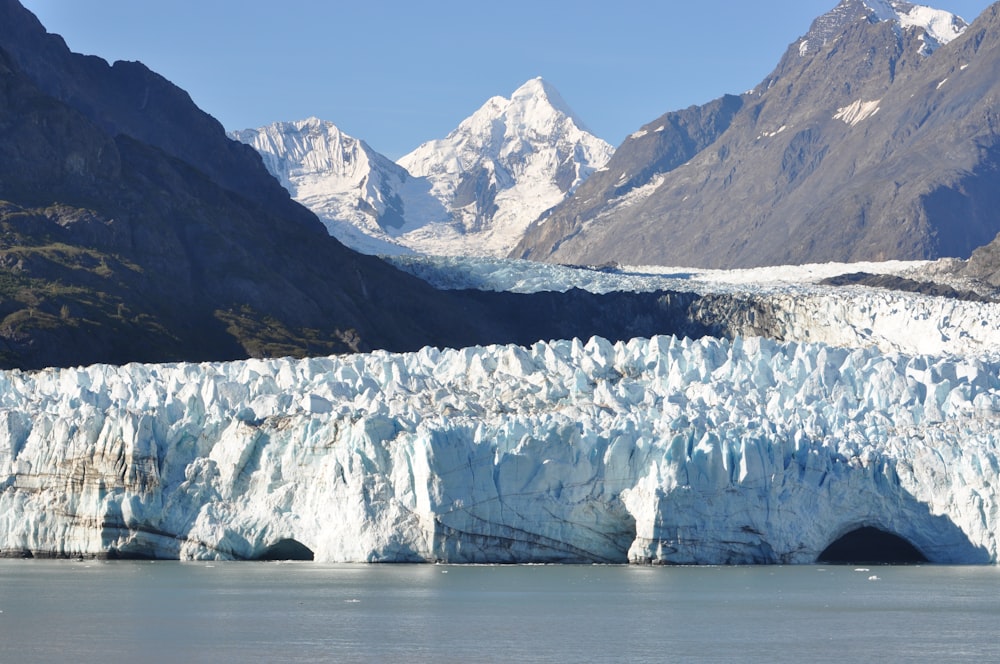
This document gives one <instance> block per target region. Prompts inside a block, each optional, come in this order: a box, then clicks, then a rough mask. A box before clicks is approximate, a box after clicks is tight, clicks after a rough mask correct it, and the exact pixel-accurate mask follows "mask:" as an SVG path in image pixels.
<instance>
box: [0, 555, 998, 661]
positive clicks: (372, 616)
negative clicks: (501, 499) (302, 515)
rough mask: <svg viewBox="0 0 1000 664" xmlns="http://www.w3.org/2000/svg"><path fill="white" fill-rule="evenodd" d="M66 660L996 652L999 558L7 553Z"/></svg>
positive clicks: (52, 645)
mask: <svg viewBox="0 0 1000 664" xmlns="http://www.w3.org/2000/svg"><path fill="white" fill-rule="evenodd" d="M56 661H73V662H161V661H162V662H293V661H314V662H388V661H406V662H692V661H702V662H737V661H740V662H748V661H749V662H817V661H820V662H822V661H830V662H832V661H837V662H842V661H843V662H866V661H879V662H894V661H911V662H912V661H926V662H932V661H933V662H941V661H970V662H973V661H974V662H987V661H1000V568H997V567H941V566H930V565H928V566H914V567H889V566H885V567H882V566H879V567H870V568H856V567H840V566H828V567H823V566H802V567H656V568H653V567H626V566H442V565H402V566H395V565H322V564H315V563H177V562H99V561H78V562H74V561H20V560H18V561H13V560H7V561H0V662H5V663H6V662H56Z"/></svg>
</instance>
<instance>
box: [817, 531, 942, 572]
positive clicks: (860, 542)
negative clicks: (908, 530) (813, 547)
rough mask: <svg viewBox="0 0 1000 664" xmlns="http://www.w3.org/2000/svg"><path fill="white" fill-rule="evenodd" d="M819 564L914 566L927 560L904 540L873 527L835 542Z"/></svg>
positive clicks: (839, 538) (847, 534) (846, 535)
mask: <svg viewBox="0 0 1000 664" xmlns="http://www.w3.org/2000/svg"><path fill="white" fill-rule="evenodd" d="M816 562H818V563H826V564H843V565H857V564H869V565H912V564H917V563H926V562H927V557H926V556H925V555H924V554H922V553H921V552H920V550H919V549H917V547H915V546H913V544H911V543H910V542H908V541H906V540H905V539H904V538H902V537H900V536H899V535H895V534H893V533H889V532H886V531H884V530H881V529H879V528H875V527H872V526H862V527H860V528H856V529H854V530H852V531H850V532H848V533H846V534H844V535H842V536H841V537H838V538H837V539H836V540H834V541H833V542H832V543H831V544H830V546H828V547H826V549H824V550H823V552H822V553H820V554H819V558H817V560H816Z"/></svg>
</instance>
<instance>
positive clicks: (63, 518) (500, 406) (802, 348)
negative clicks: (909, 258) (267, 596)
mask: <svg viewBox="0 0 1000 664" xmlns="http://www.w3.org/2000/svg"><path fill="white" fill-rule="evenodd" d="M873 292H874V291H871V290H864V289H857V292H856V293H855V296H854V298H853V299H848V304H849V305H850V306H854V307H856V308H860V309H862V310H864V309H865V307H869V308H870V307H872V306H876V305H877V300H878V297H880V296H877V295H871V296H867V297H866V296H865V295H864V293H873ZM786 295H787V294H786ZM906 297H909V298H911V299H912V300H913V301H921V302H925V303H928V304H926V306H925V307H923V308H921V307H913V308H912V310H913V311H917V312H923V313H921V314H917V315H918V316H923V317H928V318H931V319H934V318H935V317H936V318H937V322H938V326H939V327H938V329H939V330H942V331H947V330H950V332H951V333H952V334H954V335H955V336H959V335H960V334H962V330H961V329H959V328H949V327H948V326H949V324H950V323H949V321H950V320H951V316H952V315H955V319H956V320H959V319H960V318H961V317H960V316H958V315H957V314H956V310H955V309H954V308H953V307H952V308H947V307H944V306H943V307H942V308H941V309H940V311H938V313H935V308H934V307H935V306H936V305H935V304H934V303H942V304H943V305H948V303H949V302H951V301H950V300H947V299H945V298H929V297H925V296H917V295H909V296H906ZM788 299H790V300H794V298H788ZM776 301H778V302H779V303H780V302H784V301H786V300H780V299H779V300H776ZM851 303H854V304H851ZM845 306H847V305H845ZM949 306H950V305H949ZM997 306H998V305H996V304H985V305H980V307H981V309H980V310H981V311H983V312H985V315H987V318H984V319H983V320H984V321H985V322H983V323H982V326H983V327H984V328H989V329H991V330H993V332H994V333H993V335H992V336H990V335H988V334H987V335H985V336H982V335H981V336H982V340H983V342H982V343H983V345H982V347H981V350H982V352H980V353H977V354H976V355H959V354H953V353H949V352H942V353H932V354H921V353H919V352H906V350H905V348H904V350H903V351H900V350H894V349H893V347H892V346H890V347H889V348H885V347H880V346H879V345H878V344H869V345H858V346H855V347H850V346H845V345H834V344H829V343H821V342H810V341H808V340H803V339H785V340H783V341H776V340H772V339H768V338H764V337H759V336H751V335H746V336H744V335H736V336H734V337H733V338H731V339H725V338H715V337H704V338H701V339H681V338H676V337H673V336H659V337H653V338H650V339H633V340H630V341H627V342H618V343H610V342H608V341H605V340H603V339H601V338H592V339H589V340H579V339H576V340H563V341H546V342H542V341H540V342H538V343H536V344H534V345H531V346H528V347H522V346H490V347H472V348H465V349H460V350H441V349H434V348H425V349H423V350H421V351H419V352H414V353H408V354H392V353H388V352H374V353H370V354H356V355H348V356H339V357H329V358H311V359H303V360H294V359H269V360H264V359H251V360H246V361H238V362H230V363H203V364H164V365H141V364H129V365H125V366H120V367H118V366H110V365H95V366H89V367H79V368H70V369H47V370H43V371H38V372H22V371H8V372H4V373H2V374H0V383H2V387H0V483H2V485H0V550H2V552H3V553H4V554H5V555H26V556H28V555H30V556H60V557H62V556H67V557H75V556H112V557H115V556H122V557H151V558H180V559H195V560H202V559H270V558H312V559H315V560H322V561H338V562H383V561H384V562H390V561H391V562H431V561H445V562H451V563H498V562H500V563H523V562H601V563H626V562H633V563H664V564H674V563H680V564H701V563H709V564H724V563H812V562H815V561H816V560H817V558H818V557H819V556H820V555H821V553H822V552H823V551H824V549H826V548H827V547H828V546H829V545H830V544H831V543H833V542H835V541H837V540H838V539H839V538H841V537H842V536H844V535H845V534H847V533H850V532H852V531H855V530H857V529H860V528H876V529H878V530H881V531H884V532H886V533H891V534H894V535H897V536H898V537H901V538H903V539H904V540H906V541H907V542H909V543H911V544H912V545H913V546H914V547H916V549H917V550H918V551H919V552H920V553H921V554H922V555H923V556H925V557H926V559H927V560H929V561H931V562H939V563H996V562H997V559H998V542H997V533H998V524H1000V505H998V494H997V486H998V482H997V478H998V476H1000V433H998V432H1000V354H998V353H997V352H996V351H997V348H1000V343H998V340H997V339H996V338H995V337H997V336H998V335H997V333H996V330H997V329H998V327H997V325H996V320H997V318H996V315H997ZM941 312H944V313H941ZM803 318H804V320H800V321H799V322H798V323H799V327H798V328H790V329H798V330H799V334H800V335H802V336H805V334H806V328H808V326H809V318H810V316H809V315H808V313H806V314H803ZM963 320H964V319H963ZM824 324H825V323H823V322H822V321H819V322H818V323H817V325H819V326H822V325H824ZM962 325H966V326H970V325H972V324H971V323H969V322H968V321H967V320H964V322H962ZM977 325H978V323H977ZM900 329H901V330H903V332H904V334H905V329H906V328H905V327H900ZM887 334H888V333H887ZM884 345H885V344H883V346H884Z"/></svg>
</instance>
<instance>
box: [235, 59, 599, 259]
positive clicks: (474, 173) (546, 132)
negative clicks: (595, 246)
mask: <svg viewBox="0 0 1000 664" xmlns="http://www.w3.org/2000/svg"><path fill="white" fill-rule="evenodd" d="M230 135H231V136H232V137H233V138H235V139H236V140H239V141H242V142H244V143H247V144H249V145H251V146H253V147H254V148H255V149H256V150H257V151H258V152H260V154H261V156H262V157H263V159H264V164H265V166H267V168H268V170H269V171H270V172H271V173H272V174H273V175H274V176H275V177H276V178H278V180H279V181H280V182H281V183H282V184H283V185H284V186H285V188H286V189H288V191H289V192H290V193H291V194H292V196H293V197H294V198H295V199H296V200H297V201H299V202H300V203H302V204H303V205H305V206H306V207H308V208H309V209H311V210H312V211H313V212H315V213H316V214H317V215H318V216H319V217H320V219H322V220H323V222H324V223H325V224H326V225H327V228H328V229H329V230H330V234H331V235H333V236H335V237H337V238H338V239H339V240H341V241H342V242H344V243H345V244H347V245H348V246H350V247H352V248H354V249H357V250H359V251H363V252H365V253H379V254H398V253H408V252H411V251H417V252H421V253H429V254H444V255H493V256H498V255H505V254H506V253H507V252H509V251H510V249H511V248H512V247H513V246H514V244H515V243H516V242H517V241H518V240H520V239H521V234H522V233H523V232H524V229H525V228H526V227H527V226H528V224H529V223H531V222H532V221H534V220H535V219H536V218H537V217H538V216H539V215H540V214H541V213H543V212H544V211H546V210H548V209H549V208H551V207H553V206H554V205H556V204H557V203H558V202H559V201H561V200H562V199H563V198H564V197H565V196H566V194H567V193H568V192H571V191H573V190H574V189H575V188H576V187H577V186H578V185H579V184H580V183H581V182H582V181H583V180H584V179H585V178H586V177H587V176H588V175H590V174H591V173H593V172H594V171H595V170H596V169H598V168H600V167H602V166H603V165H604V164H605V163H606V162H607V160H608V158H609V157H610V156H611V153H612V148H611V146H610V145H609V144H607V143H605V142H604V141H602V140H601V139H599V138H597V137H595V136H593V135H592V134H590V133H589V132H587V131H586V129H584V128H583V123H582V122H580V120H579V119H577V118H576V116H575V115H573V112H572V111H570V110H569V108H568V106H567V105H566V103H565V102H564V101H563V100H562V98H561V97H560V96H559V93H558V92H556V91H555V89H554V88H553V87H552V86H551V85H550V84H548V83H546V82H545V81H543V80H542V79H540V78H536V79H533V80H531V81H528V82H527V83H525V84H524V85H523V86H521V87H520V88H518V89H517V90H516V91H514V94H513V95H511V98H510V99H505V98H503V97H494V98H492V99H490V100H489V101H487V102H486V103H485V104H484V105H483V106H482V108H480V109H479V110H478V111H476V112H475V113H474V114H473V115H472V116H471V117H469V118H467V119H466V120H464V121H463V122H462V123H461V124H460V125H459V126H458V128H457V129H455V130H454V131H453V132H451V133H450V134H449V135H448V136H447V137H446V138H444V139H441V140H436V141H430V142H428V143H425V144H423V145H421V146H420V147H419V148H417V149H416V150H414V151H413V152H411V153H410V154H408V155H406V156H405V157H403V158H402V159H401V160H400V161H399V164H395V163H393V162H392V161H390V160H389V159H388V158H387V157H384V156H382V155H380V154H379V153H377V152H376V151H374V150H373V149H372V148H371V147H369V146H368V145H367V144H366V143H365V142H364V141H361V140H358V139H356V138H352V137H350V136H348V135H346V134H344V133H343V132H341V131H340V130H339V129H338V128H337V127H336V126H334V125H333V124H332V123H330V122H324V121H321V120H318V119H316V118H310V119H308V120H303V121H299V122H278V123H275V124H272V125H269V126H267V127H262V128H259V129H247V130H242V131H235V132H232V133H231V134H230Z"/></svg>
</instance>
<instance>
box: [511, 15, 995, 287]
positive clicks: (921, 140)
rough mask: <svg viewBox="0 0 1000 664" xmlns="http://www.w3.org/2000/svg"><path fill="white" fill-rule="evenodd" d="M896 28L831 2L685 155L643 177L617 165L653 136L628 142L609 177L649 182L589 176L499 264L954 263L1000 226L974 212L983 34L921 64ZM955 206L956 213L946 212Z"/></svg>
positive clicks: (912, 33) (984, 76) (633, 165)
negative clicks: (809, 44)
mask: <svg viewBox="0 0 1000 664" xmlns="http://www.w3.org/2000/svg"><path fill="white" fill-rule="evenodd" d="M897 5H898V6H899V7H904V6H905V7H911V5H909V4H908V3H897ZM838 10H839V11H838ZM851 11H853V12H855V13H854V14H853V15H852V16H853V18H851V19H850V20H844V17H845V16H848V15H849V12H851ZM845 12H848V13H846V14H845ZM988 14H989V12H987V15H988ZM988 20H989V19H988V16H985V17H981V18H980V19H979V20H978V21H977V23H978V24H979V25H980V26H983V25H986V24H987V23H988ZM838 21H839V23H838ZM834 24H836V25H839V26H840V27H841V28H842V31H841V32H839V33H837V36H836V38H835V39H831V40H828V43H827V44H826V46H824V47H823V48H822V49H821V50H819V51H817V52H815V53H812V52H809V51H808V49H802V44H803V43H804V41H808V36H809V35H815V34H817V30H820V29H825V28H824V26H829V25H834ZM974 25H975V24H974ZM899 28H900V26H899V23H898V22H894V21H882V20H879V19H878V17H877V16H876V15H875V14H874V12H872V11H871V9H870V8H869V7H868V6H867V5H865V4H863V3H861V2H860V0H844V2H842V3H841V4H840V5H838V7H837V9H835V10H834V11H833V12H830V13H829V14H827V15H824V17H820V18H818V19H817V20H816V21H814V23H813V27H812V28H811V32H810V33H807V38H803V39H799V40H797V41H796V42H793V43H792V44H791V45H790V46H789V48H788V50H787V51H786V53H785V55H784V56H783V57H782V59H781V60H780V61H779V63H778V65H777V67H776V69H775V70H774V72H773V73H772V74H771V75H769V76H768V77H766V78H765V79H764V81H763V82H762V83H761V84H760V85H759V86H757V87H756V88H754V89H753V90H751V91H750V92H749V93H745V94H744V95H741V96H740V97H739V99H740V100H741V102H742V106H741V108H739V109H737V110H736V111H735V112H734V113H733V114H732V117H731V121H730V122H729V123H728V124H727V123H723V125H722V126H720V127H719V129H720V131H719V132H718V133H717V134H713V135H709V136H708V139H709V140H708V141H706V146H705V147H703V148H702V149H700V150H698V151H697V152H696V154H693V155H692V156H691V157H690V158H689V159H688V160H686V161H683V162H681V163H679V164H678V163H677V161H680V160H676V161H675V162H672V163H670V164H669V165H666V166H655V167H653V168H651V167H650V166H651V164H652V163H655V162H653V160H650V159H646V160H643V159H635V160H632V161H630V162H625V161H624V155H627V154H630V153H636V152H639V151H638V149H637V147H636V146H637V144H638V143H639V142H643V141H646V142H649V141H650V140H652V139H651V136H650V134H649V133H645V134H644V133H642V132H637V134H633V135H632V136H631V137H629V138H628V139H626V141H625V143H623V144H622V146H620V147H619V148H618V150H617V151H616V155H617V159H616V158H612V161H611V162H610V164H609V166H614V167H615V169H617V170H616V172H615V175H616V176H617V173H636V172H642V171H646V172H647V173H649V176H648V177H647V183H644V184H637V185H632V186H627V187H625V188H624V189H623V188H621V186H620V184H619V181H618V180H619V179H621V178H620V176H618V179H615V177H612V175H611V174H610V173H608V172H605V173H599V174H597V175H595V176H594V177H593V178H591V180H590V181H589V182H588V183H587V189H586V191H587V193H588V196H589V201H590V204H589V205H588V204H586V203H587V202H586V201H583V202H581V201H578V200H577V201H575V200H574V198H577V196H571V197H569V198H568V199H567V200H566V201H564V202H563V203H561V204H560V205H559V206H557V207H556V208H555V209H554V210H553V211H552V213H551V214H550V215H548V216H547V217H545V218H543V219H540V220H538V221H536V222H535V223H534V224H533V225H532V226H531V227H530V228H529V229H528V231H527V233H526V235H525V239H524V241H522V242H521V243H520V244H519V245H518V247H516V248H515V250H514V251H513V252H512V253H511V256H512V257H517V258H530V259H535V260H548V261H553V262H566V263H579V264H601V263H605V262H608V261H617V262H627V263H629V264H642V263H654V264H665V265H671V264H672V265H691V266H693V267H748V266H755V265H777V264H783V263H785V264H787V263H806V262H825V261H830V260H835V261H855V260H879V259H887V258H900V259H905V258H935V257H938V256H961V257H967V256H968V255H969V254H970V253H971V251H972V250H973V249H974V248H976V247H978V246H981V245H983V244H985V243H987V242H989V241H990V240H992V239H993V237H994V236H996V234H997V231H1000V228H997V227H996V224H995V221H991V216H990V215H989V214H988V213H987V209H988V208H989V206H990V205H991V204H992V203H991V201H992V200H993V199H994V197H993V195H992V194H991V193H990V192H989V191H987V190H986V187H985V185H984V184H983V183H981V182H980V181H978V180H976V176H975V174H976V173H977V172H989V171H990V169H991V168H992V166H990V165H989V164H990V163H992V162H991V159H992V158H991V157H990V156H989V153H988V150H987V151H986V152H983V151H982V150H981V149H980V147H983V148H986V147H988V145H990V144H994V143H995V142H996V136H995V133H994V132H992V131H991V130H989V129H988V127H989V121H988V118H989V114H990V112H991V111H990V110H989V109H990V105H989V101H988V100H989V99H990V98H991V95H993V94H994V92H992V91H991V86H992V80H991V79H990V77H989V75H988V71H989V69H990V66H989V65H988V64H985V63H983V62H982V57H981V56H977V52H978V49H979V45H980V44H981V43H982V38H979V37H976V34H987V35H992V34H995V33H994V30H993V29H992V28H991V29H989V30H987V31H986V32H985V33H984V32H983V30H982V29H979V30H974V31H972V32H970V31H969V30H966V31H965V32H964V34H963V35H962V36H960V37H958V38H956V39H954V40H952V41H950V42H949V43H948V44H945V45H942V46H940V47H939V48H937V49H935V50H934V51H933V52H932V53H927V52H926V51H925V49H924V47H925V45H926V43H927V42H926V41H925V38H926V34H927V33H926V32H925V31H924V30H923V29H922V28H919V27H915V28H913V29H911V28H907V29H899ZM992 41H995V37H994V38H992ZM984 54H985V52H984ZM984 54H983V55H984ZM942 81H946V83H942ZM959 81H961V83H960V84H959ZM720 103H721V102H720V101H719V100H716V102H713V103H712V104H714V105H715V106H718V105H720ZM710 107H711V105H705V106H703V107H694V108H693V109H690V110H689V111H688V113H690V114H695V115H698V114H702V115H706V114H707V113H708V109H709V108H710ZM668 115H669V114H668ZM665 117H666V116H665ZM961 118H968V119H966V120H962V119H961ZM973 118H978V120H975V119H973ZM984 118H985V119H986V121H985V123H984V122H983V119H984ZM649 126H650V125H647V127H649ZM977 126H978V127H979V128H982V127H986V128H987V130H986V131H982V132H981V131H980V130H979V128H977ZM897 130H898V131H897ZM984 141H985V142H984ZM630 144H631V145H630ZM929 163H932V164H933V166H926V164H929ZM921 164H924V166H923V168H921ZM887 166H891V167H887ZM654 178H655V180H654ZM622 184H624V183H622ZM970 192H971V193H970ZM582 193H583V192H582V191H580V192H578V195H579V194H582ZM626 194H627V195H626ZM977 197H978V198H977ZM956 200H957V201H964V202H962V203H961V205H962V207H963V210H962V211H963V212H966V214H964V215H963V214H960V213H958V212H954V211H953V209H957V208H956V205H957V204H956V203H955V201H956ZM603 201H611V203H610V204H605V203H604V202H603ZM786 238H787V240H786ZM692 262H693V265H692Z"/></svg>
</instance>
